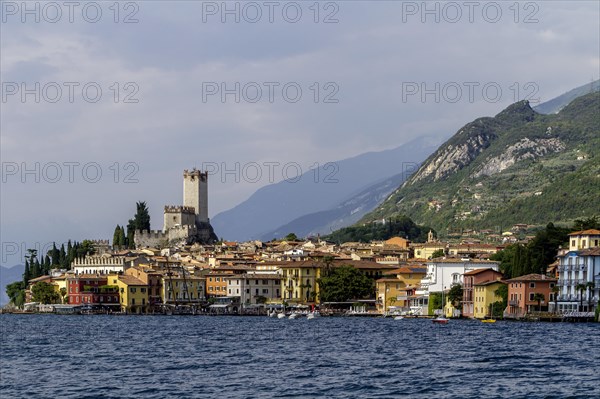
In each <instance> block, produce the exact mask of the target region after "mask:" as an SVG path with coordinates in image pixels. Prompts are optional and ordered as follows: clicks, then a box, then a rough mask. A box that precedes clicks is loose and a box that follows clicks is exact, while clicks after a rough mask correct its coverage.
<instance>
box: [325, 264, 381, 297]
mask: <svg viewBox="0 0 600 399" xmlns="http://www.w3.org/2000/svg"><path fill="white" fill-rule="evenodd" d="M317 282H318V284H319V287H320V292H319V295H320V298H321V301H323V302H346V301H349V300H352V299H364V298H369V297H371V296H372V295H373V294H374V282H373V280H372V279H370V278H368V277H367V276H365V275H364V274H363V273H361V272H360V271H359V270H358V269H355V268H354V267H352V266H340V267H337V268H335V269H332V270H331V271H330V273H329V275H327V276H325V277H322V278H320V279H318V280H317Z"/></svg>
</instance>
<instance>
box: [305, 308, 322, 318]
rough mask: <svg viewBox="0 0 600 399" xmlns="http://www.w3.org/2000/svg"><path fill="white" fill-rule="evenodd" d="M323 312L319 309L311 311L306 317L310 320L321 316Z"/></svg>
mask: <svg viewBox="0 0 600 399" xmlns="http://www.w3.org/2000/svg"><path fill="white" fill-rule="evenodd" d="M320 316H321V314H320V313H319V311H316V310H315V311H314V312H310V313H309V314H307V315H306V318H307V319H308V320H311V319H314V318H315V317H320Z"/></svg>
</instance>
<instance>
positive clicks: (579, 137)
mask: <svg viewBox="0 0 600 399" xmlns="http://www.w3.org/2000/svg"><path fill="white" fill-rule="evenodd" d="M599 116H600V93H598V92H595V93H590V94H587V95H584V96H581V97H579V98H577V99H575V100H573V101H572V102H571V103H569V104H568V105H567V106H565V107H563V108H562V109H561V110H560V111H559V112H558V113H557V114H549V115H543V114H539V113H537V112H535V111H534V110H533V109H532V108H531V107H530V105H529V103H528V102H527V101H521V102H518V103H515V104H512V105H510V106H509V107H508V108H506V109H505V110H504V111H502V112H500V113H499V114H498V115H496V116H495V117H493V118H491V117H485V118H479V119H476V120H475V121H473V122H471V123H468V124H467V125H465V126H464V127H463V128H462V129H460V130H459V131H458V132H457V133H456V134H455V135H454V136H453V137H451V138H450V139H449V140H448V141H447V142H446V143H444V144H443V145H442V146H441V147H440V148H439V149H438V150H437V151H436V152H435V153H433V154H432V155H431V156H430V157H429V158H428V159H427V160H426V161H425V162H424V163H423V164H422V166H421V167H420V168H419V170H418V171H417V172H416V173H414V174H413V175H412V176H411V177H410V178H409V179H408V180H407V181H406V182H405V183H404V184H403V185H402V186H401V187H400V188H398V189H397V190H396V191H394V192H393V193H392V195H390V197H389V198H388V199H387V200H386V201H384V202H383V203H382V204H381V205H380V206H379V207H378V208H377V209H376V210H374V211H373V212H371V213H369V214H367V215H365V217H364V218H363V219H362V220H361V221H360V223H366V222H370V221H373V220H377V219H381V218H389V217H390V216H394V217H398V216H400V215H406V216H408V217H410V218H412V219H413V220H414V221H415V222H416V223H418V224H426V225H429V226H432V227H433V228H435V229H437V230H438V231H442V232H444V231H446V232H448V231H452V230H455V229H456V230H460V229H463V228H477V229H484V228H486V229H494V230H497V231H500V230H502V229H505V228H507V227H509V226H511V225H512V224H516V223H527V224H546V223H548V222H550V221H552V222H569V221H572V220H573V219H576V218H580V217H589V216H593V215H595V214H598V212H599V211H600V195H598V187H600V117H599Z"/></svg>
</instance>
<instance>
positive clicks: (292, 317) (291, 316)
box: [289, 312, 300, 320]
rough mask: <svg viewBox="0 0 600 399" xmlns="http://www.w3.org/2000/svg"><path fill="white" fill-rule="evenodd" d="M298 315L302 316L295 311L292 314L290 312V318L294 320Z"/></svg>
mask: <svg viewBox="0 0 600 399" xmlns="http://www.w3.org/2000/svg"><path fill="white" fill-rule="evenodd" d="M298 317H300V313H296V312H293V313H292V314H290V317H289V319H291V320H294V319H297V318H298Z"/></svg>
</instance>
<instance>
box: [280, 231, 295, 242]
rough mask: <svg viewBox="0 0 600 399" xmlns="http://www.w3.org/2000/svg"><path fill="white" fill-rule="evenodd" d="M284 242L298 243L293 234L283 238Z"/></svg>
mask: <svg viewBox="0 0 600 399" xmlns="http://www.w3.org/2000/svg"><path fill="white" fill-rule="evenodd" d="M283 239H284V240H285V241H298V236H297V235H296V234H294V233H290V234H288V235H287V236H285V237H284V238H283Z"/></svg>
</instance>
